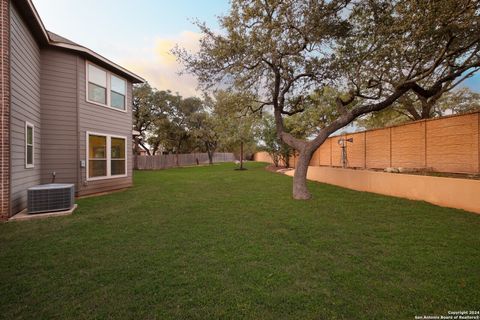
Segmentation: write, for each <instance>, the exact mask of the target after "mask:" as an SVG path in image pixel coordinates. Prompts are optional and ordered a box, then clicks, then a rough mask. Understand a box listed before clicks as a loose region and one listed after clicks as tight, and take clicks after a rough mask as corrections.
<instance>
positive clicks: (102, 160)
mask: <svg viewBox="0 0 480 320" xmlns="http://www.w3.org/2000/svg"><path fill="white" fill-rule="evenodd" d="M126 176H127V137H121V136H116V135H109V134H104V133H95V132H87V180H100V179H110V178H121V177H126Z"/></svg>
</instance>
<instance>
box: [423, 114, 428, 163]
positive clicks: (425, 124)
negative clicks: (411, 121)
mask: <svg viewBox="0 0 480 320" xmlns="http://www.w3.org/2000/svg"><path fill="white" fill-rule="evenodd" d="M423 125H424V126H425V128H424V129H423V136H424V146H423V148H424V156H425V159H424V162H425V166H424V167H425V168H426V167H427V136H428V132H427V119H425V120H423Z"/></svg>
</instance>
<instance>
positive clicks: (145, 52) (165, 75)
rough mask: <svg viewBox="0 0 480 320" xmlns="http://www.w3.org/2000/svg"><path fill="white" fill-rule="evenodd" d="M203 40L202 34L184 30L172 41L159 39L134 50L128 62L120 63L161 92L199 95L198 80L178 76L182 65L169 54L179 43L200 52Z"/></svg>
mask: <svg viewBox="0 0 480 320" xmlns="http://www.w3.org/2000/svg"><path fill="white" fill-rule="evenodd" d="M200 37H201V35H200V33H196V32H192V31H184V32H181V33H180V34H178V35H177V36H175V37H171V38H162V37H156V38H154V39H153V40H150V41H149V43H147V45H146V47H144V48H138V49H136V50H131V53H130V56H129V57H128V59H122V61H119V62H120V64H121V65H123V66H125V67H126V68H127V69H128V70H131V71H132V72H134V73H136V74H138V75H139V76H142V77H143V78H144V79H145V80H147V81H148V82H149V83H150V85H151V86H152V87H154V88H157V89H158V90H171V91H173V92H179V93H180V94H181V95H182V96H193V95H199V94H200V93H199V92H198V91H197V84H198V83H197V80H196V78H195V77H194V76H192V75H189V74H183V75H181V76H180V75H179V74H178V73H179V72H180V71H182V69H183V66H182V65H181V64H180V63H179V62H178V61H177V60H176V57H175V56H174V55H173V54H172V53H171V52H170V51H171V49H173V48H174V47H175V46H176V45H177V44H178V45H179V46H180V47H183V48H185V49H187V50H188V51H190V52H195V51H197V50H198V49H199V40H200Z"/></svg>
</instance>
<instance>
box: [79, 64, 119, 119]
mask: <svg viewBox="0 0 480 320" xmlns="http://www.w3.org/2000/svg"><path fill="white" fill-rule="evenodd" d="M86 78H87V79H86V83H87V88H86V92H87V102H90V103H93V104H97V105H101V106H104V107H107V108H111V109H114V110H119V111H123V112H125V111H126V99H127V81H126V80H125V79H123V78H121V77H119V76H117V75H115V74H113V73H111V72H110V71H107V70H105V69H103V68H100V67H98V66H96V65H94V64H93V63H91V62H88V61H87V63H86Z"/></svg>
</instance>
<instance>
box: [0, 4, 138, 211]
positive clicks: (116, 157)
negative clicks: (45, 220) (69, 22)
mask: <svg viewBox="0 0 480 320" xmlns="http://www.w3.org/2000/svg"><path fill="white" fill-rule="evenodd" d="M0 1H1V8H0V9H1V10H0V13H1V20H0V21H1V23H2V29H1V34H0V37H1V38H0V42H1V50H0V55H1V58H0V75H1V77H0V79H1V85H0V95H1V106H0V169H1V172H0V201H1V206H0V219H5V218H8V217H10V216H12V215H13V214H15V213H17V212H19V211H21V210H22V209H24V208H25V207H26V198H27V188H29V187H31V186H34V185H38V184H42V183H50V182H52V181H53V179H55V182H58V183H73V184H75V190H76V195H77V196H83V195H88V194H94V193H100V192H107V191H112V190H115V189H121V188H125V187H129V186H131V185H132V146H131V140H132V139H131V136H132V84H133V83H141V82H143V81H144V80H143V79H142V78H140V77H139V76H137V75H135V74H133V73H132V72H130V71H128V70H126V69H124V68H122V67H121V66H119V65H116V64H115V63H113V62H111V61H109V60H107V59H106V58H104V57H102V56H100V55H98V54H97V53H95V52H93V51H92V50H90V49H88V48H85V47H83V46H81V45H78V44H76V43H74V42H72V41H70V40H68V39H65V38H63V37H61V36H59V35H56V34H54V33H52V32H48V31H47V30H46V29H45V27H44V26H43V24H42V21H41V20H40V18H39V16H38V13H37V11H36V10H35V8H34V6H33V4H32V2H31V1H30V0H0Z"/></svg>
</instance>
